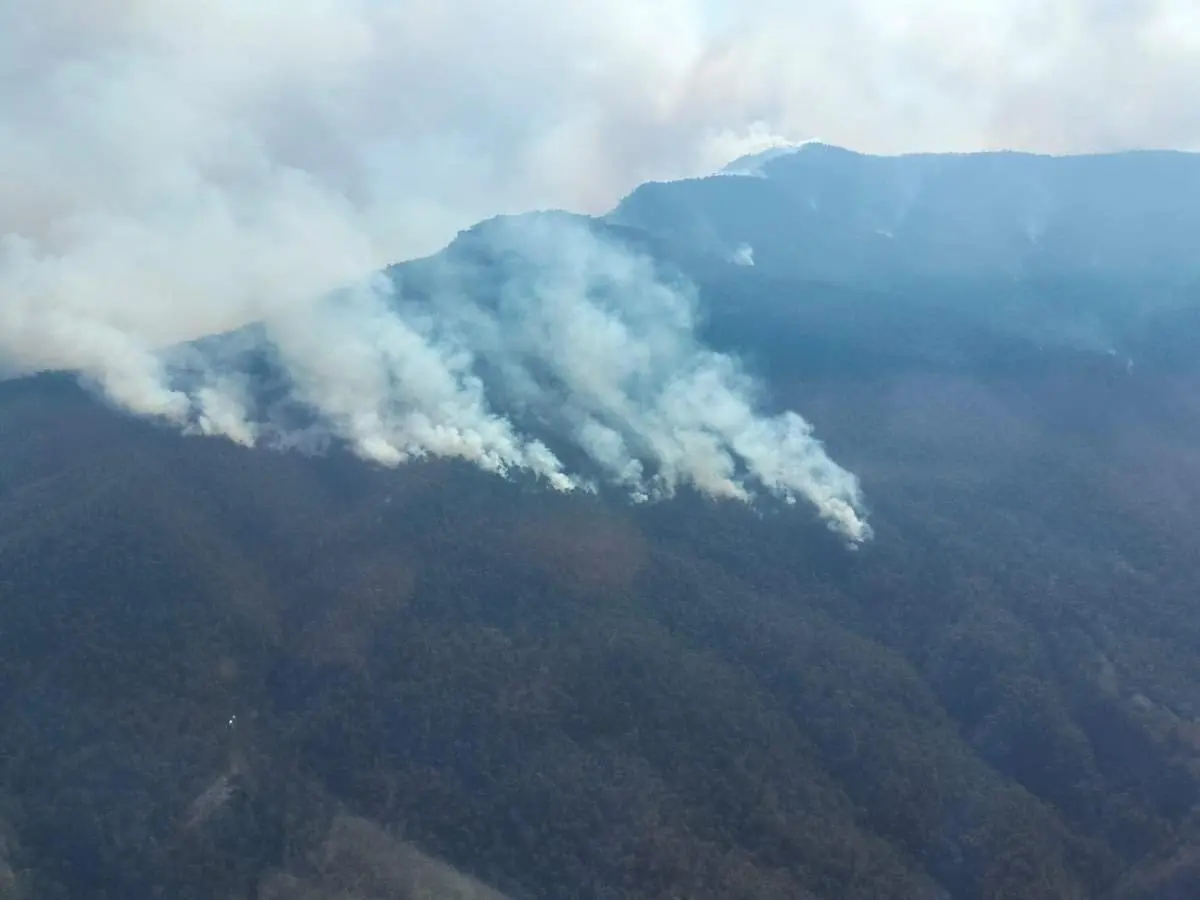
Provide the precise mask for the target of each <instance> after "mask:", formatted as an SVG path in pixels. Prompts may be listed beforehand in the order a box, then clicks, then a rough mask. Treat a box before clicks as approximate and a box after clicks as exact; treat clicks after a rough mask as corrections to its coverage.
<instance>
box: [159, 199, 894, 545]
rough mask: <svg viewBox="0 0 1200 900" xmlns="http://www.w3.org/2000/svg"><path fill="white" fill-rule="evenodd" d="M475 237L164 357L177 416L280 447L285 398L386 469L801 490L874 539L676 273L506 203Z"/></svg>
mask: <svg viewBox="0 0 1200 900" xmlns="http://www.w3.org/2000/svg"><path fill="white" fill-rule="evenodd" d="M479 233H480V235H482V237H476V238H475V240H476V241H481V242H482V243H481V247H482V249H485V250H486V251H487V253H486V258H487V260H488V263H487V264H486V265H484V266H483V267H482V268H479V269H476V268H474V267H473V266H471V265H470V264H469V263H468V262H464V261H463V260H461V259H460V258H458V256H456V255H455V254H450V255H449V256H447V257H446V258H445V259H444V260H443V261H441V262H440V263H438V265H439V266H440V269H439V271H437V273H436V277H434V278H433V280H432V283H431V284H425V285H423V288H422V290H421V291H419V292H418V294H419V296H414V297H406V296H405V287H404V285H403V284H402V283H401V284H399V285H397V284H396V283H395V282H393V281H391V280H388V279H386V278H384V277H382V276H380V277H376V278H373V279H371V280H369V281H366V282H363V283H361V284H359V285H357V286H356V287H354V288H351V289H344V290H340V291H336V292H333V293H331V294H330V295H329V296H327V297H324V298H321V299H320V300H318V301H315V302H312V303H308V304H303V305H301V306H297V307H294V308H292V309H290V310H288V311H287V313H286V314H284V315H278V316H274V317H268V318H266V319H264V320H263V321H262V322H261V323H260V325H259V326H258V327H256V328H254V329H251V330H247V331H243V332H240V333H237V334H235V335H232V336H230V337H229V338H227V339H225V340H217V341H212V342H207V343H205V344H201V345H192V346H189V347H187V348H184V349H183V350H182V352H179V351H177V352H174V353H170V354H167V358H168V360H169V364H168V365H167V366H166V371H167V375H168V379H169V380H170V379H173V381H172V383H174V384H176V385H178V387H177V388H174V389H172V388H171V387H169V386H168V385H167V384H166V383H163V384H160V385H158V390H159V392H161V393H163V394H168V395H170V396H171V397H172V398H173V400H172V402H171V404H169V405H168V408H169V409H170V410H171V414H172V415H176V410H178V413H177V420H178V421H179V422H180V424H182V425H184V426H185V427H188V428H191V429H194V430H196V431H199V432H201V433H204V434H209V435H224V436H226V437H229V438H231V439H233V440H236V441H239V442H241V443H245V444H255V443H258V442H263V441H265V442H267V443H279V442H283V443H285V444H287V443H289V442H294V441H295V439H296V438H295V436H294V435H293V434H291V433H289V431H288V429H287V427H286V426H284V427H282V428H281V427H280V425H279V422H280V420H281V415H280V413H279V409H280V407H281V406H298V407H301V408H303V409H304V410H306V411H308V412H309V413H310V414H311V415H312V416H313V417H314V419H315V428H316V429H317V430H318V431H320V432H323V433H327V434H329V435H331V436H333V437H336V438H337V439H340V440H342V441H345V442H346V443H347V444H348V445H349V446H350V447H351V448H352V449H353V450H354V451H355V452H356V453H358V454H359V455H360V456H362V457H364V458H366V459H369V460H372V461H374V462H377V463H380V464H383V465H397V464H399V463H403V462H405V461H407V460H410V459H414V458H420V457H425V456H437V457H452V458H459V459H464V460H467V461H469V462H472V463H474V464H475V465H478V466H479V467H481V468H483V469H485V470H486V471H490V472H495V473H497V474H508V473H511V472H516V471H525V472H528V473H531V474H533V475H535V476H537V477H539V478H542V479H544V480H545V481H546V482H547V483H548V484H549V485H550V486H552V487H553V488H555V489H558V490H568V491H569V490H577V489H589V488H593V487H594V486H595V484H594V480H597V479H598V480H601V481H603V482H606V483H609V484H615V485H618V486H620V487H622V488H624V489H625V490H627V491H628V492H629V494H630V495H631V496H632V497H633V498H635V499H637V500H650V499H663V498H668V497H670V496H672V495H673V494H674V493H675V492H676V491H677V490H678V489H679V488H681V487H690V488H693V489H695V490H697V491H699V492H701V493H704V494H707V495H709V496H712V497H716V498H722V499H729V500H737V501H742V502H748V501H750V500H751V499H753V498H754V497H755V496H756V494H760V493H761V494H769V495H773V496H776V497H779V498H781V499H783V500H785V501H787V502H794V501H795V500H797V499H805V500H808V501H809V502H811V503H812V504H813V505H814V506H815V507H816V509H817V510H818V512H819V513H820V515H821V516H822V517H823V518H824V519H825V520H826V521H827V522H828V523H829V524H830V526H831V527H832V528H834V529H835V530H836V531H838V532H839V533H840V534H842V535H844V536H845V537H847V538H848V539H850V540H851V541H852V542H855V543H857V542H861V541H863V540H865V539H866V538H868V537H869V535H870V530H869V528H868V526H867V524H866V521H865V519H864V518H863V514H862V499H861V496H860V492H859V487H858V484H857V481H856V479H855V478H854V476H853V475H852V474H851V473H849V472H847V471H846V470H844V469H842V468H840V467H839V466H837V465H836V464H835V463H834V462H833V461H831V460H830V459H829V457H828V456H827V455H826V453H825V452H824V450H823V448H822V447H821V445H820V443H819V442H818V441H817V440H816V439H815V438H814V437H813V436H812V433H811V429H810V428H809V426H808V424H807V423H806V422H805V421H804V420H803V419H801V418H800V417H799V416H797V415H796V414H794V413H785V414H782V415H779V416H773V417H772V416H765V415H763V414H761V413H760V412H759V410H758V408H757V406H756V399H757V394H758V389H757V385H756V384H755V383H754V381H753V380H752V379H751V378H750V377H749V376H748V375H747V374H746V373H745V372H744V371H743V370H742V369H741V367H740V366H739V364H738V362H737V361H736V360H735V359H733V358H732V357H729V356H727V355H723V354H720V353H715V352H713V351H711V350H708V349H706V348H705V347H703V346H702V345H701V344H700V343H699V342H698V340H697V338H696V325H697V323H696V305H695V297H694V292H693V290H692V288H691V287H690V286H689V285H687V284H686V283H683V282H680V281H679V280H678V279H676V278H671V277H669V276H667V275H665V274H664V273H661V272H659V271H657V269H656V267H655V264H654V263H653V261H652V260H650V259H649V258H647V257H645V256H643V255H640V254H638V253H636V252H634V251H632V250H631V249H629V248H627V247H625V246H623V245H621V244H619V243H617V242H615V241H614V240H612V239H611V238H607V237H605V236H603V235H602V234H598V233H597V231H596V229H595V228H594V227H593V226H592V225H591V224H589V221H588V220H581V219H577V218H574V217H567V216H559V215H555V216H549V215H542V216H530V217H517V218H513V219H502V220H496V221H493V222H491V223H489V224H488V225H487V226H485V227H483V228H482V229H481V230H480V232H479ZM476 249H479V248H478V247H477V248H476ZM498 261H499V262H498ZM262 360H269V361H270V364H271V367H272V372H273V375H272V378H273V379H275V380H276V382H277V384H276V389H275V391H274V393H275V394H276V395H277V396H275V397H274V398H270V399H266V400H264V399H262V395H263V391H262V390H261V389H260V390H255V386H254V384H253V376H252V370H253V368H254V367H255V366H256V365H259V364H261V361H262ZM181 374H182V375H183V376H186V377H181ZM189 378H190V380H189ZM279 385H282V390H279ZM268 393H269V392H268ZM313 427H314V426H313V425H310V426H309V428H310V431H311V429H312V428H313ZM534 431H536V432H537V433H539V434H542V435H544V437H545V441H546V442H543V440H539V439H537V438H534V437H532V436H531V434H530V433H532V432H534ZM527 432H530V433H527ZM547 443H550V444H553V445H556V446H560V447H563V448H566V449H568V450H569V451H570V453H571V454H572V455H573V456H574V457H576V458H578V460H579V463H580V467H578V468H579V470H578V471H568V468H567V466H566V465H565V464H564V463H563V462H562V461H561V460H560V458H559V456H558V455H556V454H555V453H554V452H553V451H552V450H551V449H550V447H549V446H547Z"/></svg>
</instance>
